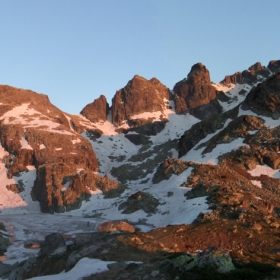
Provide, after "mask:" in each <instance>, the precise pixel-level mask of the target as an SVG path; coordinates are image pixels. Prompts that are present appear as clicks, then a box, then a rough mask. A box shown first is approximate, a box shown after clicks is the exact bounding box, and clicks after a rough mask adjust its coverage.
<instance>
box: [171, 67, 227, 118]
mask: <svg viewBox="0 0 280 280" xmlns="http://www.w3.org/2000/svg"><path fill="white" fill-rule="evenodd" d="M173 91H174V94H175V96H174V102H175V110H176V113H177V114H181V113H184V112H186V111H187V110H188V111H189V112H190V113H191V114H193V115H194V116H196V117H198V118H205V117H209V116H210V115H213V114H218V113H220V112H222V108H221V106H220V105H219V103H218V102H216V103H214V100H215V99H216V98H217V95H218V94H219V92H218V91H217V90H216V89H215V88H214V87H213V86H212V84H211V80H210V74H209V71H208V70H207V68H206V67H205V66H204V65H203V64H202V63H197V64H195V65H193V66H192V68H191V71H190V73H189V74H188V76H187V78H185V79H183V80H182V81H180V82H178V83H176V84H175V86H174V88H173ZM210 107H211V109H210Z"/></svg>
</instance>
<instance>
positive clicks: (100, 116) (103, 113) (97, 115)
mask: <svg viewBox="0 0 280 280" xmlns="http://www.w3.org/2000/svg"><path fill="white" fill-rule="evenodd" d="M108 113H109V104H108V103H107V100H106V97H105V96H104V95H100V97H99V98H97V99H95V100H94V101H93V102H92V103H90V104H88V105H86V106H85V107H84V109H83V110H82V111H81V114H82V115H83V116H85V117H86V118H87V119H89V120H90V121H91V122H99V121H106V119H107V115H108Z"/></svg>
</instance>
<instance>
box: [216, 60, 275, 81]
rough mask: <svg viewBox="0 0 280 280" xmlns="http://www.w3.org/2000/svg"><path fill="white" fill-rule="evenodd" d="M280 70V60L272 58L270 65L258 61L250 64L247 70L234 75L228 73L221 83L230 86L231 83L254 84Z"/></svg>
mask: <svg viewBox="0 0 280 280" xmlns="http://www.w3.org/2000/svg"><path fill="white" fill-rule="evenodd" d="M279 71H280V60H272V61H270V62H269V64H268V66H267V67H265V66H262V64H261V63H260V62H256V63H255V64H253V65H252V66H250V67H249V68H248V69H247V70H244V71H242V72H236V73H234V74H233V75H227V76H225V78H224V79H223V80H222V81H221V84H224V85H226V86H230V85H231V84H237V83H238V84H245V83H246V84H254V83H257V82H260V81H263V80H264V79H267V78H268V77H269V75H270V74H271V72H272V73H274V74H275V73H277V72H279Z"/></svg>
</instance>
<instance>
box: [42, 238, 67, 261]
mask: <svg viewBox="0 0 280 280" xmlns="http://www.w3.org/2000/svg"><path fill="white" fill-rule="evenodd" d="M66 249H67V246H66V243H65V240H64V238H63V237H62V235H61V234H60V233H51V234H49V235H47V236H46V237H45V242H44V243H43V244H42V246H41V249H40V251H39V256H46V257H53V256H61V255H63V254H64V253H65V252H66Z"/></svg>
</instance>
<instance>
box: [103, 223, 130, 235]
mask: <svg viewBox="0 0 280 280" xmlns="http://www.w3.org/2000/svg"><path fill="white" fill-rule="evenodd" d="M98 231H99V232H114V231H126V232H131V233H133V232H135V228H134V226H132V225H130V224H129V223H127V222H124V221H111V222H104V223H102V224H100V225H99V227H98Z"/></svg>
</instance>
